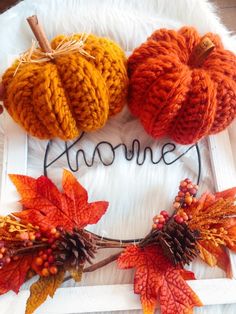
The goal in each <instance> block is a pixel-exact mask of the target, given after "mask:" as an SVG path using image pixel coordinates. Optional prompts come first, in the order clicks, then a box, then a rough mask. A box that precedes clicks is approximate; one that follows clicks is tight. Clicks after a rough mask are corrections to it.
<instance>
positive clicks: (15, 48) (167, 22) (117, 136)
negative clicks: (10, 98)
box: [0, 0, 236, 314]
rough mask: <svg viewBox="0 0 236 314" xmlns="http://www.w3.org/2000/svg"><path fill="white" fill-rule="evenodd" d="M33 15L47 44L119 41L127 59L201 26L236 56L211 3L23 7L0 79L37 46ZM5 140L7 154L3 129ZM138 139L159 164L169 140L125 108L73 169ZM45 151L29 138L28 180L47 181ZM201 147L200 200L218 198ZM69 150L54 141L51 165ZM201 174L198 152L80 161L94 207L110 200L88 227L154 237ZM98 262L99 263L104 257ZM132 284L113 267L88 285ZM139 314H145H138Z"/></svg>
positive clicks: (89, 277) (132, 1)
mask: <svg viewBox="0 0 236 314" xmlns="http://www.w3.org/2000/svg"><path fill="white" fill-rule="evenodd" d="M33 14H37V15H38V18H39V19H40V21H41V23H42V24H43V25H44V27H45V30H46V33H47V36H48V38H49V39H52V38H53V37H54V36H56V35H58V34H62V33H63V34H72V33H76V32H86V33H89V32H91V33H95V34H97V35H100V36H107V37H109V38H111V39H113V40H115V41H116V42H118V43H119V44H120V45H121V47H122V48H123V49H124V50H125V51H126V52H127V54H129V53H130V52H131V51H132V50H133V49H134V48H135V47H137V46H138V45H139V44H140V43H142V42H143V41H145V40H146V38H147V36H149V35H150V34H151V33H152V32H153V31H154V30H156V29H158V28H174V29H178V28H180V27H181V26H183V25H192V26H195V27H196V28H197V29H198V30H199V32H200V33H202V34H204V33H205V32H209V31H212V32H216V33H218V34H219V35H220V36H221V37H222V40H223V42H224V44H225V47H226V48H228V49H230V50H232V51H234V52H236V38H234V37H233V36H232V35H231V34H230V33H229V32H228V30H227V29H226V28H225V27H224V26H223V25H222V24H221V22H220V20H219V18H218V16H217V14H216V10H215V8H214V7H213V6H212V5H211V4H210V3H209V2H208V1H206V0H176V1H174V0H169V1H167V0H149V1H139V0H126V1H125V0H77V1H76V0H50V1H48V0H25V1H24V2H23V3H20V4H18V5H17V6H16V7H14V8H12V9H11V10H9V11H7V12H6V13H4V14H2V15H0V29H1V30H4V31H1V33H0V42H1V46H0V60H1V63H0V73H3V72H4V70H5V69H6V68H7V67H8V66H9V64H10V63H11V61H12V60H14V58H15V57H16V56H17V55H18V54H19V53H21V52H23V51H25V50H26V49H27V48H28V47H29V46H30V45H31V40H32V38H33V35H32V33H31V31H30V29H29V27H28V25H27V23H26V21H25V19H26V17H28V16H30V15H33ZM0 119H1V117H0ZM235 129H236V124H235V125H234V126H231V127H230V137H231V142H232V147H233V150H234V152H235V154H234V155H235V157H236V133H235ZM0 132H1V138H0V150H1V151H2V146H3V145H2V143H3V137H4V129H1V130H0ZM134 139H139V140H140V142H141V147H142V149H143V148H144V147H146V146H150V147H151V148H152V149H153V151H154V153H155V156H157V157H158V156H160V149H161V147H162V146H163V144H165V143H166V142H168V139H162V140H160V141H153V140H152V139H151V138H150V137H149V136H147V135H146V134H145V133H144V130H143V128H142V126H141V125H140V124H139V122H138V121H137V120H136V119H134V118H133V117H132V116H131V115H130V113H129V111H128V109H127V108H124V110H123V111H122V112H121V113H120V114H119V115H118V116H116V117H114V118H112V119H110V120H109V122H108V123H107V125H106V126H105V127H104V128H103V129H102V130H100V131H98V132H96V133H90V134H87V135H86V136H85V137H84V138H83V140H82V141H81V143H79V144H78V145H76V147H75V148H73V150H71V152H70V156H71V162H72V165H73V166H74V165H75V163H74V161H75V153H76V150H77V149H78V148H81V147H82V148H84V149H85V151H86V153H87V156H89V158H90V157H91V155H92V152H93V149H94V147H95V146H96V144H97V143H99V142H100V141H108V142H110V143H111V144H112V145H113V146H115V145H117V144H119V143H125V144H126V145H127V146H128V147H131V144H132V141H133V140H134ZM46 145H47V141H40V140H37V139H35V138H29V146H28V151H29V153H28V174H29V175H32V176H39V175H41V174H42V172H43V157H44V153H45V148H46ZM199 146H200V151H201V156H202V177H201V182H200V193H201V192H202V191H205V190H213V189H214V185H213V178H212V173H211V167H210V160H209V152H208V146H207V142H206V140H202V141H201V142H200V143H199ZM186 149H187V147H186V146H179V145H177V149H176V151H175V152H174V153H172V154H169V156H168V158H170V159H169V160H173V159H174V158H176V157H177V156H179V155H180V154H181V153H182V152H183V151H185V150H186ZM63 150H64V143H63V142H60V141H54V142H53V146H52V148H51V150H50V155H49V158H55V157H56V156H58V155H59V154H60V153H61V152H62V151H63ZM101 150H102V152H103V158H104V160H106V161H109V160H111V158H112V154H111V152H110V150H109V149H108V147H103V149H101ZM16 157H17V152H16ZM157 159H158V158H157ZM16 160H17V159H16ZM63 167H67V164H66V160H65V158H62V159H60V160H59V161H57V162H56V163H55V164H53V166H52V167H51V168H50V170H49V171H48V174H49V176H50V178H52V179H54V180H55V181H56V182H59V181H60V177H61V173H62V168H63ZM197 167H198V164H197V154H196V150H195V149H194V148H193V149H192V150H191V151H189V152H188V153H187V154H186V155H185V156H184V157H182V158H181V159H180V160H179V161H178V162H176V163H174V164H172V165H169V166H166V165H165V164H164V163H163V162H161V163H160V164H158V165H153V164H152V163H151V162H150V160H149V159H148V158H147V160H146V162H145V163H144V165H142V166H138V165H137V164H136V162H135V160H132V161H127V160H125V158H124V154H123V153H122V151H121V150H120V151H119V152H117V155H116V158H115V162H114V163H113V164H112V165H111V166H109V167H105V166H103V165H102V164H101V162H100V161H99V160H98V158H96V160H95V164H94V166H93V167H91V168H88V167H86V166H85V165H84V163H83V162H82V161H81V160H80V168H79V171H78V172H77V173H76V175H77V177H78V178H79V180H80V182H81V183H82V184H83V185H84V186H85V187H86V188H87V189H88V191H89V196H90V200H95V199H96V200H102V199H104V200H107V201H109V202H110V207H109V210H108V212H107V214H106V215H105V216H104V217H103V218H102V219H101V221H100V222H99V223H98V224H97V225H96V226H92V227H90V230H92V231H94V232H96V233H99V234H101V235H104V236H108V237H113V238H119V239H127V238H136V237H141V236H144V235H145V234H146V233H147V232H148V231H149V229H150V227H151V223H152V217H153V216H154V215H155V214H156V213H158V212H159V211H160V210H162V209H166V210H169V211H170V212H171V210H172V209H171V204H172V201H173V198H174V196H175V194H176V193H177V189H178V183H179V181H180V180H181V179H182V178H185V177H189V178H191V179H192V180H196V178H197ZM0 210H1V209H0ZM107 251H108V250H107ZM111 252H113V251H111ZM106 254H109V253H108V252H107V253H106ZM98 258H99V259H100V258H101V255H100V257H98ZM190 268H191V269H192V270H194V272H195V274H196V277H197V278H198V279H200V278H221V277H224V273H223V272H222V271H221V270H220V269H218V268H212V269H211V268H209V267H208V266H206V265H205V264H203V263H202V262H201V261H196V262H194V263H193V264H192V265H191V267H190ZM132 277H133V273H132V271H119V270H117V268H116V266H115V265H114V264H113V265H109V266H108V267H106V268H104V269H101V270H99V271H97V272H95V273H91V274H86V275H85V276H84V279H83V281H82V284H83V285H96V284H119V283H131V282H132ZM67 285H69V286H71V285H73V283H71V282H69V283H67ZM235 293H236V291H235ZM13 308H14V300H13V301H12V302H11V304H6V306H5V307H4V306H3V308H2V309H1V310H0V313H1V314H11V313H12V312H13V311H12V309H13ZM14 311H15V310H14ZM55 311H56V309H55ZM136 312H137V313H139V311H132V313H136ZM14 313H17V314H21V313H24V311H23V309H19V311H17V312H14ZM116 313H117V312H116ZM122 313H124V312H122ZM194 313H208V314H219V313H232V314H233V313H236V305H224V306H223V305H222V306H209V307H203V308H201V309H196V310H195V312H194ZM44 314H47V313H44Z"/></svg>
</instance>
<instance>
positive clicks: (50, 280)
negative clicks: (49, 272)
mask: <svg viewBox="0 0 236 314" xmlns="http://www.w3.org/2000/svg"><path fill="white" fill-rule="evenodd" d="M64 275H65V271H64V270H60V271H59V272H58V274H57V275H54V276H49V277H40V278H39V280H38V281H36V282H35V283H33V284H32V286H31V287H30V296H29V298H28V300H27V304H26V310H25V314H32V313H33V312H34V311H35V310H36V309H37V308H38V307H39V306H40V305H41V304H42V303H44V301H46V299H47V297H48V296H50V297H51V298H52V297H53V296H54V293H55V291H56V290H57V288H58V287H59V286H60V285H61V283H62V282H63V279H64Z"/></svg>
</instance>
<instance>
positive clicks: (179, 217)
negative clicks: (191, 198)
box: [174, 210, 190, 224]
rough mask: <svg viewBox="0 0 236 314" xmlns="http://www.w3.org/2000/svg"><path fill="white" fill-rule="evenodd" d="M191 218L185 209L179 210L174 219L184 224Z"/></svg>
mask: <svg viewBox="0 0 236 314" xmlns="http://www.w3.org/2000/svg"><path fill="white" fill-rule="evenodd" d="M189 219H190V217H189V216H188V215H187V214H186V213H185V212H184V211H183V210H181V211H179V212H178V214H175V215H174V220H175V221H176V222H177V223H179V224H182V223H184V222H186V221H188V220H189Z"/></svg>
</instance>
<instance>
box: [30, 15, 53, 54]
mask: <svg viewBox="0 0 236 314" xmlns="http://www.w3.org/2000/svg"><path fill="white" fill-rule="evenodd" d="M27 22H28V23H29V26H30V28H31V30H32V32H33V33H34V36H35V38H36V39H37V41H38V43H39V46H40V48H41V49H42V50H43V52H46V53H50V52H52V48H51V45H50V42H49V41H48V39H47V36H46V34H45V32H44V29H43V27H42V25H41V24H40V23H39V21H38V18H37V16H36V15H33V16H30V17H28V18H27Z"/></svg>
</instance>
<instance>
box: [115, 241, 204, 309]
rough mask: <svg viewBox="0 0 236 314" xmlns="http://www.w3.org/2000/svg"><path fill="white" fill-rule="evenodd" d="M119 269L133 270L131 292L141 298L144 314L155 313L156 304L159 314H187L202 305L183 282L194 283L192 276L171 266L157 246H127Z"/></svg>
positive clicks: (121, 256)
mask: <svg viewBox="0 0 236 314" xmlns="http://www.w3.org/2000/svg"><path fill="white" fill-rule="evenodd" d="M118 266H119V267H120V268H123V269H128V268H136V272H135V277H134V292H135V293H137V294H140V299H141V303H142V306H143V311H144V313H145V314H152V313H154V311H155V307H156V304H157V303H158V302H159V303H160V306H161V312H162V314H187V313H191V310H192V308H193V307H194V306H201V305H202V303H201V301H200V300H199V298H198V296H197V295H196V294H195V293H194V292H193V290H192V289H191V288H190V287H189V286H188V285H187V283H186V281H185V279H184V278H191V279H193V278H194V276H193V275H192V274H190V273H191V272H187V271H186V272H185V270H183V269H179V268H177V267H175V266H173V265H172V264H171V263H170V262H169V260H168V259H167V258H166V257H165V256H164V255H163V253H162V251H161V249H160V248H159V247H157V246H154V245H153V246H148V247H145V248H140V247H138V246H135V245H133V246H129V247H128V248H127V249H126V250H125V251H124V252H123V253H122V254H121V255H120V257H119V259H118Z"/></svg>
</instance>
